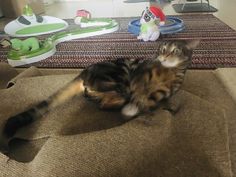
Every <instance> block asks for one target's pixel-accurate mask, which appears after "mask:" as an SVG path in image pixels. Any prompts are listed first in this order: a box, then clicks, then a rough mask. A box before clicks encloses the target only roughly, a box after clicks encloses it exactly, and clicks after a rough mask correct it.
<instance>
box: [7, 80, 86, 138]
mask: <svg viewBox="0 0 236 177" xmlns="http://www.w3.org/2000/svg"><path fill="white" fill-rule="evenodd" d="M83 91H84V86H83V80H82V79H80V77H77V78H75V79H74V80H73V81H72V82H70V83H69V84H68V85H67V86H65V87H64V88H62V89H60V90H59V91H58V92H56V93H55V94H54V95H52V96H51V97H49V98H48V99H47V100H44V101H42V102H40V103H39V104H37V105H35V106H34V107H32V108H29V109H28V110H26V111H24V112H22V113H19V114H17V115H15V116H13V117H10V118H9V119H8V120H7V121H6V124H5V127H4V129H3V136H5V137H6V138H7V139H10V138H11V137H13V136H14V135H15V133H16V132H17V130H19V129H20V128H22V127H24V126H26V125H29V124H31V123H33V122H34V121H35V120H37V119H39V118H41V117H43V116H44V115H45V114H46V113H48V112H49V111H50V110H52V109H54V108H55V107H57V106H59V105H61V104H63V103H64V102H66V101H67V100H69V99H71V98H72V97H74V96H76V95H78V94H80V93H82V92H83Z"/></svg>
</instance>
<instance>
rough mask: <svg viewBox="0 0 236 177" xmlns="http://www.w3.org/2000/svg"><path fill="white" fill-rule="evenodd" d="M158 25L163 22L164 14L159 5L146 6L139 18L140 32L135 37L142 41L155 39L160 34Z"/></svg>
mask: <svg viewBox="0 0 236 177" xmlns="http://www.w3.org/2000/svg"><path fill="white" fill-rule="evenodd" d="M158 20H160V22H159V25H164V24H165V15H164V13H163V12H162V10H161V9H160V8H159V7H155V6H151V7H150V8H148V7H147V8H146V9H145V10H144V11H143V13H142V17H141V19H140V24H141V28H140V34H139V36H138V37H137V38H138V39H141V40H143V41H156V40H157V39H158V38H159V36H160V30H159V28H158V24H157V23H158Z"/></svg>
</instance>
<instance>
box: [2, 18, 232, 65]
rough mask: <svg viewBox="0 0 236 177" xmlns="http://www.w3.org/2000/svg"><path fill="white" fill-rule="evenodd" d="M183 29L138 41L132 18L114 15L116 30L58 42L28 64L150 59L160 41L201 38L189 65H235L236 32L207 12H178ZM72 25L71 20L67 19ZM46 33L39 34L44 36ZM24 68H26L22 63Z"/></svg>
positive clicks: (77, 63)
mask: <svg viewBox="0 0 236 177" xmlns="http://www.w3.org/2000/svg"><path fill="white" fill-rule="evenodd" d="M177 17H179V18H181V19H182V20H183V21H184V23H185V27H186V28H185V30H184V31H182V32H180V33H177V34H172V35H164V36H162V37H161V39H159V40H158V41H157V42H141V41H139V40H137V39H136V37H135V36H133V35H132V34H130V33H129V32H127V27H128V23H129V21H130V20H132V19H136V18H117V19H116V20H117V21H119V23H120V30H119V31H117V32H115V33H111V34H106V35H101V36H95V37H89V38H84V39H78V40H73V41H68V42H64V43H60V44H58V46H57V52H56V54H55V55H53V56H52V57H49V58H47V59H45V60H42V61H40V62H37V63H33V64H31V65H30V66H32V65H33V66H36V67H43V68H83V67H86V66H88V65H91V64H93V63H97V62H101V61H105V60H114V59H116V58H117V57H128V58H138V59H150V58H153V57H155V56H156V53H157V52H158V46H159V44H160V42H161V41H163V40H176V39H181V40H183V39H187V40H189V39H201V44H200V46H199V47H198V48H197V49H196V50H195V51H194V54H193V61H192V64H191V68H194V69H214V68H219V67H236V31H235V30H233V29H231V28H230V27H229V26H227V25H226V24H224V23H223V22H222V21H220V20H219V19H217V18H216V17H214V16H213V15H211V14H204V15H201V14H194V15H180V16H177ZM69 22H70V23H71V27H70V28H73V27H74V26H73V23H72V20H69ZM2 37H3V36H2ZM45 37H46V36H41V38H45ZM6 55H7V49H0V62H7V60H6ZM24 67H29V65H25V66H24Z"/></svg>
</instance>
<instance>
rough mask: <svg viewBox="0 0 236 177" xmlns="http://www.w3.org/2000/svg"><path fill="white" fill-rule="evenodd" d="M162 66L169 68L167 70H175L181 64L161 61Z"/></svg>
mask: <svg viewBox="0 0 236 177" xmlns="http://www.w3.org/2000/svg"><path fill="white" fill-rule="evenodd" d="M161 64H162V66H164V67H167V68H174V67H177V66H178V64H179V62H178V61H168V60H165V61H161Z"/></svg>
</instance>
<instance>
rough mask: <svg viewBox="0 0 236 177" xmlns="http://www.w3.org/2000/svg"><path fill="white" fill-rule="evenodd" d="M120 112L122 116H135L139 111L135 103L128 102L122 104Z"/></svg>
mask: <svg viewBox="0 0 236 177" xmlns="http://www.w3.org/2000/svg"><path fill="white" fill-rule="evenodd" d="M121 113H122V114H123V115H124V116H127V117H133V116H135V115H137V114H138V113H139V109H138V107H137V106H136V105H134V104H131V103H129V104H127V105H125V106H124V108H123V109H122V111H121Z"/></svg>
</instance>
